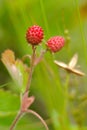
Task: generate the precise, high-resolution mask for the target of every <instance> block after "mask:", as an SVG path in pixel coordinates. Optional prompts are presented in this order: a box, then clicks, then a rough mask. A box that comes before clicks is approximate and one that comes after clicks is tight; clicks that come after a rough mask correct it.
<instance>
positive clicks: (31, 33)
mask: <svg viewBox="0 0 87 130" xmlns="http://www.w3.org/2000/svg"><path fill="white" fill-rule="evenodd" d="M43 35H44V33H43V29H42V28H41V27H40V26H38V25H33V26H31V27H29V28H28V30H27V33H26V39H27V42H28V43H29V44H31V45H38V44H39V43H40V42H41V41H42V39H43Z"/></svg>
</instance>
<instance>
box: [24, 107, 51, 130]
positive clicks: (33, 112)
mask: <svg viewBox="0 0 87 130" xmlns="http://www.w3.org/2000/svg"><path fill="white" fill-rule="evenodd" d="M25 112H27V113H31V114H33V115H35V116H36V117H38V118H39V119H40V121H41V122H42V123H43V125H44V126H45V128H46V130H49V128H48V126H47V124H46V122H45V121H44V120H43V118H42V117H41V116H40V115H39V114H38V113H36V112H35V111H33V110H30V109H29V110H26V111H25Z"/></svg>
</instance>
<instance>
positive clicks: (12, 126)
mask: <svg viewBox="0 0 87 130" xmlns="http://www.w3.org/2000/svg"><path fill="white" fill-rule="evenodd" d="M22 114H23V112H21V111H19V113H18V114H17V116H16V117H15V119H14V121H13V123H12V125H11V127H10V130H13V129H14V128H15V126H16V124H17V122H18V121H19V119H20V117H21V116H22Z"/></svg>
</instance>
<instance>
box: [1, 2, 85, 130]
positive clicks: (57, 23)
mask: <svg viewBox="0 0 87 130" xmlns="http://www.w3.org/2000/svg"><path fill="white" fill-rule="evenodd" d="M34 24H37V25H40V26H41V27H42V28H43V29H44V33H45V37H44V39H45V40H47V39H48V38H50V37H51V36H55V35H62V36H64V37H65V38H66V41H67V42H66V45H65V47H64V48H63V49H62V50H61V51H60V52H58V53H56V54H51V53H49V52H47V53H46V54H45V56H44V59H43V60H42V62H41V63H40V64H39V65H38V66H37V67H36V68H35V71H34V75H33V79H32V84H31V89H30V95H34V96H35V102H34V103H33V104H32V106H31V108H32V109H33V110H35V111H36V112H37V113H39V114H40V115H41V116H42V117H43V118H44V120H45V121H46V122H47V124H48V126H49V129H50V130H83V129H84V130H86V129H87V127H86V126H87V111H86V110H87V76H86V75H85V76H84V77H80V76H77V75H75V74H68V73H67V72H66V71H65V70H63V69H61V68H59V67H57V66H56V65H55V64H54V63H53V61H54V59H56V60H59V61H62V62H65V63H68V62H69V61H70V59H71V57H72V56H73V55H74V54H75V53H77V54H78V56H79V58H78V65H77V66H78V67H79V68H78V69H81V70H82V71H83V72H84V73H85V74H87V36H86V34H87V0H66V1H65V0H54V1H53V0H0V55H1V53H2V52H3V51H4V50H6V49H11V50H13V51H14V52H15V55H16V57H17V58H21V57H22V56H24V55H25V54H31V53H32V49H31V46H28V44H27V42H26V39H25V34H26V30H27V28H28V27H29V26H32V25H34ZM67 31H68V33H66V32H67ZM44 47H45V46H44V43H42V46H39V47H38V48H37V53H38V54H39V53H40V49H42V48H44ZM28 65H29V63H28ZM67 75H68V81H67ZM65 86H67V91H68V98H66V97H65V95H64V93H65ZM15 87H16V85H15V84H14V82H13V81H12V79H11V77H10V75H9V74H8V72H7V70H6V68H5V67H4V65H3V64H2V62H1V61H0V130H8V129H9V127H10V125H11V123H12V121H13V119H14V117H15V115H16V114H17V111H18V110H19V105H20V101H19V95H18V93H17V92H16V90H15V89H14V88H15ZM65 108H67V109H65ZM64 113H65V115H64ZM24 129H26V130H29V129H30V130H45V128H44V127H43V125H42V124H41V122H40V121H39V120H38V119H37V118H36V117H35V116H33V115H31V114H28V115H25V116H24V117H23V118H22V119H21V120H20V121H19V123H18V125H17V127H16V130H24Z"/></svg>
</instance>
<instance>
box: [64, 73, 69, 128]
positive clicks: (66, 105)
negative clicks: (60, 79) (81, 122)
mask: <svg viewBox="0 0 87 130" xmlns="http://www.w3.org/2000/svg"><path fill="white" fill-rule="evenodd" d="M69 78H70V75H69V73H68V74H67V77H66V81H65V85H64V86H65V99H64V108H63V117H64V127H65V128H66V129H67V130H68V128H67V127H66V126H68V124H67V123H68V116H67V114H68V113H67V108H68V86H69Z"/></svg>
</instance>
